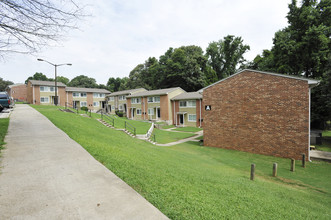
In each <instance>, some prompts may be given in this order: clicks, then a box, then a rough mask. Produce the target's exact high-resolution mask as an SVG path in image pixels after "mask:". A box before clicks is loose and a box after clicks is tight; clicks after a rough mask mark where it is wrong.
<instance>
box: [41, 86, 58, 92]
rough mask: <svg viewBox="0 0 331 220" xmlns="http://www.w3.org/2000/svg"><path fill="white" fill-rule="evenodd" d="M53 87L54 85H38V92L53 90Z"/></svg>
mask: <svg viewBox="0 0 331 220" xmlns="http://www.w3.org/2000/svg"><path fill="white" fill-rule="evenodd" d="M54 91H55V87H54V86H51V87H49V86H40V92H54Z"/></svg>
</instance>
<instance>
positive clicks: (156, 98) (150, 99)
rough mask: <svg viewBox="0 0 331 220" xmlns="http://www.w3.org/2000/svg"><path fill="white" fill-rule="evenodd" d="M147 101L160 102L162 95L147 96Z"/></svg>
mask: <svg viewBox="0 0 331 220" xmlns="http://www.w3.org/2000/svg"><path fill="white" fill-rule="evenodd" d="M147 102H150V103H151V102H160V96H151V97H148V98H147Z"/></svg>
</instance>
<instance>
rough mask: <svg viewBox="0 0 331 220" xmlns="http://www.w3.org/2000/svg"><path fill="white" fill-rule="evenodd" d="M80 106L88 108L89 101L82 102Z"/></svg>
mask: <svg viewBox="0 0 331 220" xmlns="http://www.w3.org/2000/svg"><path fill="white" fill-rule="evenodd" d="M83 103H85V104H83ZM79 106H80V107H87V101H80V102H79Z"/></svg>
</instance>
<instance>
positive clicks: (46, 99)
mask: <svg viewBox="0 0 331 220" xmlns="http://www.w3.org/2000/svg"><path fill="white" fill-rule="evenodd" d="M40 103H49V98H48V97H40Z"/></svg>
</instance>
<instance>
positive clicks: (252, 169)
mask: <svg viewBox="0 0 331 220" xmlns="http://www.w3.org/2000/svg"><path fill="white" fill-rule="evenodd" d="M254 177H255V164H254V163H252V164H251V180H254Z"/></svg>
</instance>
